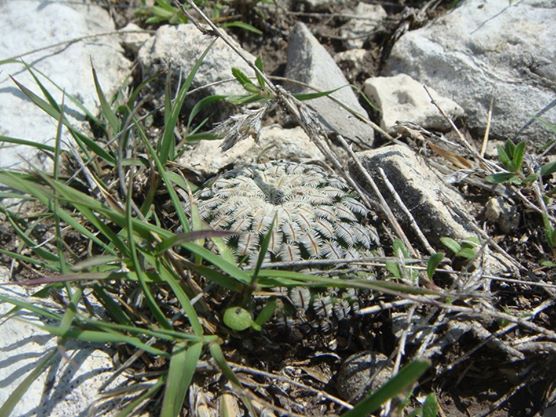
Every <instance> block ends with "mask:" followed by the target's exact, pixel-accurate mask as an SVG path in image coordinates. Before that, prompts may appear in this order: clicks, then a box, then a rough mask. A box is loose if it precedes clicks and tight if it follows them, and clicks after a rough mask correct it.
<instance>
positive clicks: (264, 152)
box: [178, 126, 324, 177]
mask: <svg viewBox="0 0 556 417" xmlns="http://www.w3.org/2000/svg"><path fill="white" fill-rule="evenodd" d="M222 141H223V140H204V141H201V142H199V143H198V144H197V145H196V146H195V147H193V148H192V149H189V150H187V151H186V152H184V154H183V155H182V156H181V158H180V159H179V160H178V163H179V164H181V165H183V166H184V167H187V168H189V169H191V170H194V171H195V172H198V173H199V174H201V175H203V176H207V177H208V176H212V175H215V174H217V173H218V172H219V171H220V170H221V169H222V168H224V167H226V166H228V165H231V164H235V165H237V164H249V163H265V162H268V161H271V160H280V159H285V160H289V161H296V162H301V161H308V160H311V161H315V160H319V161H323V160H324V156H323V155H322V154H321V153H320V151H319V150H318V148H317V147H316V146H315V145H314V144H313V143H312V142H311V140H310V139H309V137H308V136H307V134H306V133H305V132H304V131H303V129H302V128H300V127H296V128H293V129H283V128H281V127H279V126H266V127H263V128H262V129H261V135H260V137H259V143H256V142H255V140H254V139H253V138H251V137H249V138H246V139H244V140H242V141H240V142H238V143H237V144H236V145H234V147H233V148H231V149H229V150H227V151H222V150H221V149H220V145H221V144H222Z"/></svg>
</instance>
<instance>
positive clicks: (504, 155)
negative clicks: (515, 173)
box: [496, 144, 513, 171]
mask: <svg viewBox="0 0 556 417" xmlns="http://www.w3.org/2000/svg"><path fill="white" fill-rule="evenodd" d="M512 145H513V144H512ZM496 150H497V151H498V159H499V160H500V162H502V165H504V167H506V169H508V170H510V171H511V170H512V169H511V168H512V166H511V165H512V159H511V158H510V154H509V153H508V145H507V144H506V146H500V145H499V146H497V147H496ZM510 152H511V151H510Z"/></svg>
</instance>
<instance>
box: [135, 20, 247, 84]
mask: <svg viewBox="0 0 556 417" xmlns="http://www.w3.org/2000/svg"><path fill="white" fill-rule="evenodd" d="M213 40H214V37H212V36H209V35H205V34H204V33H202V32H201V31H200V30H199V29H197V28H196V27H195V25H193V24H186V25H178V26H170V25H166V26H162V27H160V28H159V29H158V30H157V31H156V34H155V36H154V37H153V38H151V39H150V40H148V41H147V42H146V43H145V44H144V45H143V46H142V47H141V49H139V55H138V60H139V63H140V64H141V66H142V67H143V72H144V75H145V76H151V75H154V74H156V73H158V72H159V71H162V72H163V73H168V74H171V75H172V76H173V78H174V81H177V80H178V78H179V77H180V75H181V77H182V80H184V79H185V78H186V77H187V76H188V74H189V72H190V71H191V69H192V68H193V66H194V65H195V62H196V61H197V59H199V58H200V56H201V55H202V53H203V52H204V51H205V49H206V48H207V47H208V46H209V45H210V43H211V42H212V41H213ZM237 47H238V48H239V49H241V47H240V46H239V45H237ZM242 53H243V54H244V55H245V56H246V57H247V58H248V59H249V60H250V61H251V62H255V57H254V56H253V55H251V54H250V53H249V52H247V51H244V50H242ZM232 67H236V68H239V69H241V70H242V71H243V72H244V73H246V74H247V75H248V76H254V72H253V70H252V69H251V67H249V65H247V63H246V62H245V61H244V60H243V59H241V58H240V57H239V56H238V55H237V54H236V53H235V52H234V51H233V50H232V49H231V48H230V47H229V46H228V45H227V44H226V43H225V42H224V41H223V40H222V39H220V38H219V39H217V40H216V42H215V43H214V45H213V46H212V48H211V49H210V51H209V52H208V54H207V56H206V57H205V60H204V61H203V63H202V64H201V66H200V67H199V70H198V71H197V74H196V75H195V79H194V80H193V84H192V88H197V87H202V86H206V85H208V84H212V83H217V82H222V81H225V80H230V79H231V78H232ZM206 94H207V95H212V94H222V95H241V94H246V92H245V90H244V89H243V87H241V85H240V84H239V83H238V82H236V81H235V80H234V81H230V82H224V83H220V84H216V85H212V86H207V89H206Z"/></svg>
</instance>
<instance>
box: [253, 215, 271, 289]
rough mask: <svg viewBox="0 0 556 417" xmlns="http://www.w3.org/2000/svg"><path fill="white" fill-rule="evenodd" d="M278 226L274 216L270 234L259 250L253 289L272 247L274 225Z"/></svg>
mask: <svg viewBox="0 0 556 417" xmlns="http://www.w3.org/2000/svg"><path fill="white" fill-rule="evenodd" d="M275 224H276V215H274V219H272V223H270V227H269V228H268V232H266V234H265V236H264V238H263V241H262V243H261V248H260V250H259V256H258V257H257V264H256V265H255V270H254V271H253V275H252V276H251V287H252V288H253V287H254V285H255V284H256V282H257V277H258V276H259V271H260V270H261V266H262V264H263V262H264V258H265V256H266V253H267V252H268V246H269V245H270V239H271V238H272V231H273V229H274V225H275Z"/></svg>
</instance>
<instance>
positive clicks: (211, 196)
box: [196, 161, 379, 264]
mask: <svg viewBox="0 0 556 417" xmlns="http://www.w3.org/2000/svg"><path fill="white" fill-rule="evenodd" d="M196 198H197V201H198V207H199V213H200V215H201V217H202V218H203V220H205V221H206V222H207V223H208V224H210V226H211V227H213V228H214V229H219V230H231V231H234V232H237V235H235V236H233V237H231V238H229V239H228V244H229V245H230V246H231V247H233V248H234V249H235V250H236V253H237V255H238V256H239V257H246V258H247V259H248V262H249V263H250V264H253V263H254V262H255V260H256V259H257V257H258V253H259V249H260V245H261V242H262V239H263V237H264V235H265V234H266V233H267V232H268V230H269V229H270V227H271V225H272V223H273V221H275V223H274V226H273V228H272V233H271V237H270V244H269V253H268V254H267V257H268V258H269V260H273V261H295V260H300V259H318V258H329V259H346V258H359V257H361V256H362V255H363V254H369V253H370V251H371V250H372V249H374V248H376V247H377V245H378V240H379V239H378V235H377V233H376V230H375V229H374V228H372V227H370V226H365V225H363V223H364V221H365V218H366V216H367V213H368V210H367V208H366V207H365V206H364V205H363V204H362V203H361V202H359V201H358V200H357V199H356V198H355V197H354V194H353V193H352V192H350V189H349V187H348V186H347V184H346V183H345V182H344V181H343V180H341V179H340V178H338V177H336V176H334V175H332V174H330V173H328V172H327V171H325V170H324V169H323V168H321V167H319V166H316V165H310V164H299V163H293V162H286V161H273V162H269V163H266V164H260V165H250V166H246V167H241V168H237V169H234V170H231V171H228V172H226V173H225V174H223V175H222V176H220V177H218V178H216V180H214V181H213V182H212V184H211V185H210V186H209V187H207V188H204V189H202V190H201V191H199V192H198V193H197V194H196Z"/></svg>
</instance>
